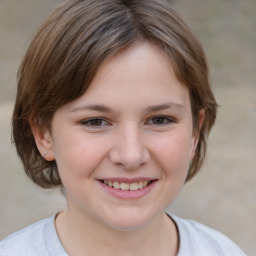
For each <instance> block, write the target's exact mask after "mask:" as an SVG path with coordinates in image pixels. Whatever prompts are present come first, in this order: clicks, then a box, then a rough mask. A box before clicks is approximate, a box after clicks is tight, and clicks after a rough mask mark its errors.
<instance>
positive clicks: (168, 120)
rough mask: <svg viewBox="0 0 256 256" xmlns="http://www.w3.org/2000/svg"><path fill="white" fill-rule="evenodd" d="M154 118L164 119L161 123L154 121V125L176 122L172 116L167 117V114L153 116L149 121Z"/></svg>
mask: <svg viewBox="0 0 256 256" xmlns="http://www.w3.org/2000/svg"><path fill="white" fill-rule="evenodd" d="M154 119H155V120H156V119H162V121H163V123H161V124H154V123H152V125H156V126H164V125H168V124H171V123H175V122H176V121H175V120H174V119H173V118H170V117H167V116H153V117H151V118H150V119H149V121H147V123H149V122H150V121H153V120H154Z"/></svg>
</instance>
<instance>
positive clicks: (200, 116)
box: [190, 109, 205, 160]
mask: <svg viewBox="0 0 256 256" xmlns="http://www.w3.org/2000/svg"><path fill="white" fill-rule="evenodd" d="M204 118H205V109H200V110H199V112H198V129H197V128H195V129H194V131H193V140H192V151H191V155H190V159H191V160H192V158H193V157H194V155H195V152H196V147H197V144H198V140H199V137H200V131H201V127H202V124H203V121H204Z"/></svg>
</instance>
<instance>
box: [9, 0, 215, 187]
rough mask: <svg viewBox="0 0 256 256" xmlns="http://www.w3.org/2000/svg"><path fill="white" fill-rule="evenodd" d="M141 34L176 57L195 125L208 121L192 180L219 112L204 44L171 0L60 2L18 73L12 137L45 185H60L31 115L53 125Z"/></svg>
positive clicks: (176, 68) (38, 181) (29, 171)
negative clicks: (39, 146) (200, 120)
mask: <svg viewBox="0 0 256 256" xmlns="http://www.w3.org/2000/svg"><path fill="white" fill-rule="evenodd" d="M139 40H147V41H149V42H151V43H153V44H156V45H157V46H158V47H160V48H161V49H162V50H163V51H164V52H166V53H167V55H168V56H169V57H170V59H171V61H172V63H173V66H174V71H175V74H176V76H177V78H178V79H179V80H180V81H181V82H182V83H183V84H185V85H186V86H187V87H188V89H189V94H190V99H191V106H192V115H193V122H194V127H196V128H198V112H199V110H200V109H205V119H204V122H203V125H202V127H201V131H200V137H199V142H198V146H197V149H196V153H195V156H194V158H193V161H192V163H191V165H190V169H189V172H188V176H187V181H188V180H190V179H191V178H192V177H193V176H194V175H195V174H196V173H197V172H198V170H199V169H200V167H201V164H202V162H203V160H204V158H205V154H206V146H207V144H206V138H207V136H208V134H209V132H210V130H211V127H212V125H213V124H214V121H215V117H216V106H217V104H216V101H215V99H214V96H213V94H212V91H211V89H210V85H209V81H208V67H207V62H206V57H205V54H204V51H203V49H202V47H201V44H200V43H199V42H198V40H197V39H196V38H195V36H194V35H193V34H192V33H191V31H190V30H189V28H188V27H187V26H186V24H185V23H184V21H183V20H182V19H181V17H180V16H179V15H178V14H177V13H176V12H175V11H174V10H173V9H172V7H171V4H170V1H168V0H166V1H165V0H154V1H153V0H129V1H125V0H97V1H95V0H69V1H66V2H64V3H63V4H62V5H60V6H59V7H57V8H56V9H55V10H54V11H53V12H52V13H51V15H50V16H49V17H48V18H47V19H46V21H45V22H44V23H43V25H42V27H41V28H40V29H39V31H38V32H37V34H36V35H35V37H34V39H33V40H32V42H31V44H30V46H29V48H28V50H27V53H26V55H25V58H24V60H23V62H22V64H21V66H20V69H19V73H18V91H17V98H16V103H15V108H14V113H13V140H14V142H15V145H16V149H17V152H18V155H19V156H20V158H21V160H22V162H23V165H24V168H25V171H26V173H27V175H28V176H29V177H30V178H31V179H32V180H33V181H34V182H35V183H36V184H37V185H39V186H41V187H44V188H52V187H55V186H61V185H62V183H61V180H60V177H59V174H58V169H57V166H56V163H55V161H51V162H48V161H46V160H45V159H44V158H43V157H42V156H41V154H40V153H39V151H38V149H37V147H36V144H35V140H34V137H33V134H32V131H31V127H30V125H29V120H32V119H36V120H39V125H40V126H41V127H42V128H44V129H50V126H51V120H52V117H53V115H54V113H55V111H56V110H57V109H58V108H59V107H61V106H62V105H64V104H66V103H67V102H70V101H72V100H74V99H76V98H78V97H79V96H81V95H82V94H83V93H84V92H85V91H86V89H87V88H88V86H89V85H90V83H91V81H92V79H93V78H94V76H95V74H96V72H97V70H98V69H99V66H100V65H101V64H102V63H103V62H104V61H105V60H106V59H108V58H109V57H111V56H113V55H114V54H115V53H117V52H118V51H120V50H121V49H123V48H125V47H128V46H130V45H132V44H133V43H135V42H137V41H139Z"/></svg>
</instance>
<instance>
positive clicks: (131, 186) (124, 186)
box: [103, 180, 150, 191]
mask: <svg viewBox="0 0 256 256" xmlns="http://www.w3.org/2000/svg"><path fill="white" fill-rule="evenodd" d="M103 182H104V184H105V185H107V186H109V187H112V188H115V189H120V190H124V191H129V190H130V191H136V190H139V189H143V188H145V187H146V186H148V184H149V183H150V181H147V180H144V181H139V182H132V183H126V182H118V181H108V180H103Z"/></svg>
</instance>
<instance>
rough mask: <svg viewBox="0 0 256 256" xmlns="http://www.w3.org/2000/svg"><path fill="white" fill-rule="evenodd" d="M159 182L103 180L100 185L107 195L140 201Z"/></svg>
mask: <svg viewBox="0 0 256 256" xmlns="http://www.w3.org/2000/svg"><path fill="white" fill-rule="evenodd" d="M157 181H158V180H156V179H152V180H151V179H148V178H135V179H131V180H129V179H118V178H116V179H111V180H108V179H103V180H98V184H99V185H100V186H101V187H102V188H103V190H104V191H105V192H107V194H111V195H112V196H115V197H117V198H120V199H139V198H141V197H144V196H146V195H147V194H149V193H150V191H151V190H152V189H153V188H154V187H155V185H156V183H157Z"/></svg>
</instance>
